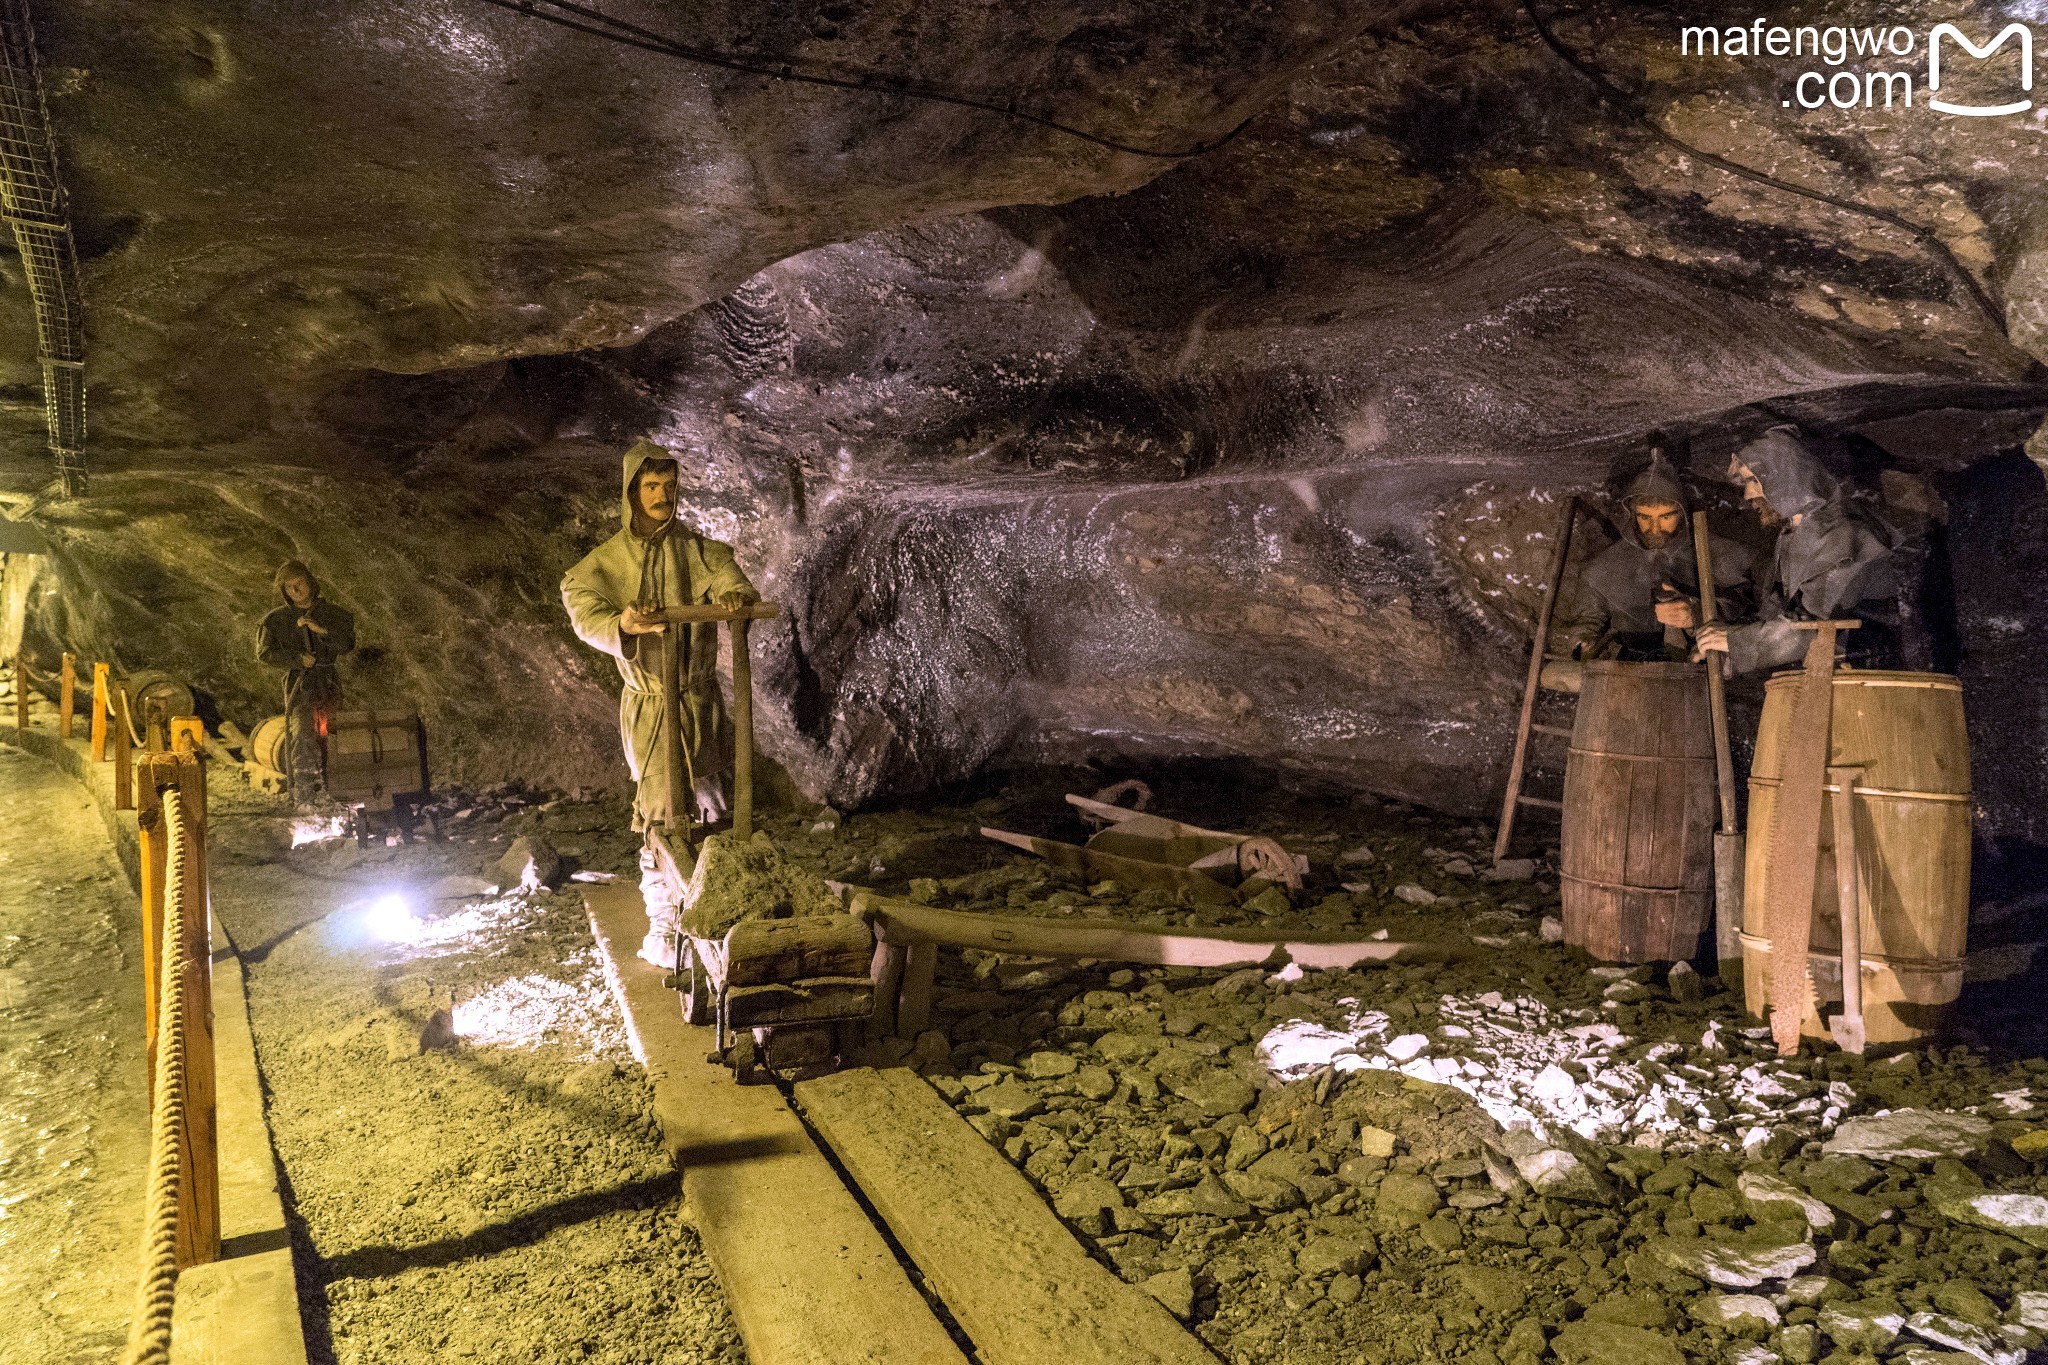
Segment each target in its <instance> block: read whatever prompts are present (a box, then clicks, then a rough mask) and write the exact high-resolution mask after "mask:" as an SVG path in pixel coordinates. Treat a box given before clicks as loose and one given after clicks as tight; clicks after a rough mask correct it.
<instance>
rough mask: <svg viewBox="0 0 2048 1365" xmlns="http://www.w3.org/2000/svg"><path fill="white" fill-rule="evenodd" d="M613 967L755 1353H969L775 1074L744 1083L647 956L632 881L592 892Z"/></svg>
mask: <svg viewBox="0 0 2048 1365" xmlns="http://www.w3.org/2000/svg"><path fill="white" fill-rule="evenodd" d="M583 903H584V906H585V908H586V909H587V910H588V911H589V914H590V923H591V928H592V930H593V931H594V932H595V934H596V936H597V942H598V946H599V949H600V950H601V953H602V956H603V959H604V964H605V975H606V977H607V979H608V980H609V981H610V983H611V987H612V991H613V993H614V994H615V995H616V996H617V997H618V1000H619V1003H620V1006H621V1008H622V1009H623V1010H624V1012H625V1016H626V1027H627V1033H628V1036H629V1037H630V1038H631V1040H632V1045H633V1052H634V1055H635V1056H637V1057H639V1058H640V1060H641V1062H642V1063H643V1064H644V1065H645V1066H646V1068H647V1075H648V1079H649V1080H650V1081H651V1082H652V1084H653V1088H654V1112H655V1115H656V1117H657V1118H658V1119H659V1120H660V1122H661V1128H662V1134H663V1138H664V1141H665V1143H666V1145H667V1148H668V1151H669V1154H670V1156H671V1157H673V1158H674V1160H675V1161H676V1164H677V1165H678V1166H679V1167H680V1168H681V1169H682V1173H683V1197H684V1200H685V1202H686V1203H687V1204H688V1206H689V1209H690V1218H691V1222H692V1223H693V1224H694V1225H695V1227H696V1229H697V1235H698V1236H699V1237H700V1238H701V1239H702V1241H703V1243H704V1249H705V1251H706V1253H707V1254H709V1255H710V1257H711V1263H712V1265H713V1266H714V1267H715V1268H716V1269H717V1271H718V1278H719V1282H720V1283H721V1284H722V1285H723V1286H724V1288H725V1291H726V1296H727V1302H728V1303H730V1304H731V1306H732V1314H733V1320H734V1322H735V1324H736V1325H737V1326H738V1327H739V1331H740V1336H741V1338H742V1339H743V1340H744V1341H745V1343H746V1347H747V1359H748V1360H750V1361H752V1362H753V1365H966V1359H965V1357H964V1356H962V1355H961V1353H960V1351H959V1348H958V1347H956V1346H954V1345H953V1342H952V1339H951V1338H950V1337H949V1336H948V1335H947V1334H946V1329H945V1328H944V1327H942V1326H941V1325H940V1324H939V1320H938V1319H937V1318H936V1317H934V1316H933V1314H932V1311H931V1309H930V1308H929V1307H927V1306H926V1304H925V1301H924V1298H923V1296H922V1295H920V1294H919V1293H918V1291H917V1290H916V1289H915V1288H914V1287H913V1286H912V1285H911V1283H910V1279H909V1277H908V1276H907V1275H905V1274H904V1272H903V1269H902V1267H901V1266H900V1265H899V1264H898V1263H897V1260H896V1256H895V1254H894V1253H893V1252H892V1251H890V1249H889V1245H888V1243H887V1242H886V1241H884V1240H883V1238H882V1235H881V1233H880V1232H878V1231H876V1229H875V1226H874V1224H873V1223H872V1222H870V1221H869V1219H868V1217H867V1215H866V1214H865V1213H864V1212H862V1210H861V1207H860V1205H859V1204H858V1203H857V1202H856V1201H855V1199H854V1197H853V1196H852V1195H851V1194H850V1193H848V1192H847V1189H846V1186H845V1185H844V1184H843V1183H842V1182H841V1181H840V1178H839V1176H838V1174H837V1173H836V1172H835V1171H834V1170H833V1168H832V1166H831V1163H829V1162H828V1161H827V1160H826V1159H825V1156H824V1154H823V1153H822V1152H820V1151H819V1150H818V1147H817V1144H816V1143H814V1142H813V1141H812V1140H811V1137H810V1134H809V1133H808V1132H806V1131H805V1129H804V1126H803V1123H802V1121H801V1120H800V1119H798V1118H797V1116H796V1115H795V1114H793V1113H791V1112H790V1109H789V1106H788V1105H787V1104H785V1103H784V1102H783V1099H782V1096H781V1095H780V1093H778V1091H777V1090H776V1089H775V1087H773V1086H767V1085H735V1084H734V1083H733V1076H732V1073H731V1072H730V1071H728V1070H726V1069H725V1068H724V1067H722V1066H719V1065H716V1064H715V1063H712V1062H709V1061H706V1060H705V1057H706V1054H708V1053H709V1052H710V1050H711V1030H710V1029H708V1028H693V1027H691V1026H690V1025H688V1024H685V1023H684V1022H683V1020H682V1015H681V1012H680V1011H679V1010H678V1009H677V1008H676V994H675V992H674V991H672V990H670V989H668V988H667V987H666V986H664V985H662V974H661V972H660V970H659V969H658V968H654V967H650V966H648V965H647V964H646V963H644V962H642V961H641V960H640V959H639V957H638V956H637V952H638V949H639V947H640V936H641V934H642V932H643V931H644V930H645V928H646V924H647V912H646V909H645V908H644V906H643V905H642V902H641V900H640V893H639V892H638V890H636V889H635V888H633V887H631V886H593V887H590V888H588V889H587V890H586V891H585V892H584V894H583Z"/></svg>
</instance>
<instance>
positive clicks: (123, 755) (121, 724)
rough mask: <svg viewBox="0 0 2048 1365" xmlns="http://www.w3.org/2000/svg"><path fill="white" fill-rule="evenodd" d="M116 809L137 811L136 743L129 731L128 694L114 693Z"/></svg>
mask: <svg viewBox="0 0 2048 1365" xmlns="http://www.w3.org/2000/svg"><path fill="white" fill-rule="evenodd" d="M112 723H113V727H114V809H115V810H134V809H135V742H134V734H133V732H132V731H131V730H130V729H129V716H128V694H127V692H125V691H122V690H119V689H116V691H115V692H114V718H113V722H112Z"/></svg>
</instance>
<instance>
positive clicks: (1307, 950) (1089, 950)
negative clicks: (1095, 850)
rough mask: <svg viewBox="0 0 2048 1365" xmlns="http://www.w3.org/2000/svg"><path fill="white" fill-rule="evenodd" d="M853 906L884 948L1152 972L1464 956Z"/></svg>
mask: <svg viewBox="0 0 2048 1365" xmlns="http://www.w3.org/2000/svg"><path fill="white" fill-rule="evenodd" d="M853 908H854V911H855V913H856V914H860V915H862V916H865V917H866V918H867V919H868V920H870V921H871V922H872V923H873V924H874V926H875V932H876V935H877V937H878V938H879V939H880V940H881V941H882V942H883V943H884V944H900V945H903V946H904V948H905V949H906V951H909V952H915V951H916V949H917V947H918V946H921V945H937V944H941V943H944V944H947V945H950V946H952V947H956V948H979V949H982V950H983V951H986V952H996V953H1014V954H1017V955H1018V956H1021V957H1088V958H1094V959H1096V960H1098V961H1102V962H1136V963H1142V964H1145V965H1148V966H1154V967H1257V966H1262V965H1264V964H1266V963H1269V962H1272V961H1274V959H1275V958H1276V956H1284V957H1285V958H1286V960H1288V961H1290V962H1295V963H1298V964H1300V965H1301V966H1303V967H1313V968H1323V969H1342V968H1347V967H1362V966H1370V965H1374V964H1383V963H1389V962H1443V961H1449V960H1451V959H1453V958H1456V957H1461V956H1464V955H1465V954H1467V953H1468V952H1469V951H1470V950H1469V949H1468V948H1467V947H1465V946H1464V945H1462V944H1457V943H1440V944H1439V943H1408V942H1401V941H1398V940H1393V939H1372V938H1351V937H1337V936H1335V935H1323V934H1296V935H1286V934H1262V933H1258V932H1256V931H1253V930H1243V929H1214V930H1210V931H1207V932H1205V933H1189V932H1187V931H1186V930H1183V929H1179V928H1175V927H1172V926H1169V925H1162V924H1142V923H1138V924H1118V923H1111V922H1105V921H1102V920H1080V921H1074V920H1064V919H1058V920H1056V919H1042V918H1039V917H1037V916H1032V915H986V914H979V913H975V912H972V911H966V910H940V909H937V908H935V907H933V906H929V905H916V904H913V903H911V902H910V901H899V900H890V899H888V898H887V897H884V896H878V895H876V894H874V893H873V892H872V891H859V892H856V893H854V898H853Z"/></svg>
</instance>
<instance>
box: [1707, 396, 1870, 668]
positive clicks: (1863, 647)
mask: <svg viewBox="0 0 2048 1365" xmlns="http://www.w3.org/2000/svg"><path fill="white" fill-rule="evenodd" d="M1728 478H1729V481H1730V482H1732V483H1735V484H1738V485H1740V486H1741V488H1742V493H1743V497H1744V499H1745V500H1746V501H1747V502H1748V503H1749V505H1750V506H1751V507H1752V508H1753V509H1755V511H1756V514H1757V516H1758V518H1759V519H1760V520H1762V521H1763V523H1764V524H1765V525H1766V526H1779V527H1781V528H1782V529H1781V530H1780V532H1779V534H1778V544H1777V549H1776V551H1775V552H1774V553H1773V555H1772V560H1771V573H1770V578H1769V582H1768V584H1767V587H1766V591H1765V592H1764V593H1763V595H1762V601H1761V604H1760V605H1761V610H1760V612H1759V613H1758V619H1757V620H1756V621H1755V622H1753V623H1752V624H1750V625H1744V626H1733V627H1729V628H1726V629H1721V628H1709V629H1707V630H1703V631H1701V632H1700V636H1699V641H1698V647H1697V649H1696V650H1695V654H1696V655H1704V654H1706V653H1707V652H1709V651H1718V652H1723V653H1725V654H1726V655H1727V658H1728V663H1727V669H1728V671H1729V672H1730V673H1732V674H1743V673H1756V672H1760V671H1762V670H1764V669H1768V668H1777V667H1781V666H1783V665H1785V664H1791V663H1797V662H1798V661H1799V659H1800V658H1801V656H1803V655H1804V654H1805V652H1806V647H1807V645H1808V644H1809V643H1810V642H1811V641H1812V638H1813V637H1812V635H1811V634H1810V633H1808V632H1805V631H1801V630H1798V629H1795V628H1794V627H1793V625H1792V623H1793V622H1794V621H1798V620H1829V619H1833V618H1840V617H1848V618H1852V619H1856V620H1861V621H1862V622H1863V623H1864V624H1863V627H1862V628H1861V629H1859V630H1857V631H1856V632H1854V635H1853V637H1852V638H1848V639H1845V640H1844V641H1843V642H1842V643H1843V644H1844V645H1845V646H1847V647H1848V649H1849V650H1850V655H1849V657H1850V658H1851V659H1853V660H1854V661H1856V662H1858V663H1861V664H1863V665H1865V666H1866V667H1878V668H1882V667H1885V666H1887V665H1888V664H1889V663H1890V662H1892V656H1893V655H1894V654H1895V653H1896V648H1897V644H1898V639H1897V629H1896V627H1897V608H1898V603H1897V596H1898V588H1899V584H1898V582H1897V575H1896V573H1895V571H1894V570H1895V568H1896V565H1895V563H1894V560H1895V558H1896V550H1897V547H1898V543H1899V539H1900V537H1899V535H1898V533H1897V532H1895V531H1894V530H1893V529H1892V528H1891V527H1889V526H1887V525H1885V523H1884V522H1883V521H1882V520H1881V519H1880V518H1879V517H1878V516H1877V514H1876V513H1875V512H1874V511H1873V510H1872V509H1870V508H1869V507H1867V506H1864V505H1862V504H1861V503H1859V502H1858V501H1857V500H1856V499H1854V498H1853V497H1852V496H1851V495H1850V494H1849V493H1848V491H1847V490H1845V489H1844V487H1843V486H1842V484H1841V482H1840V481H1839V480H1837V479H1836V478H1835V476H1834V475H1832V474H1830V473H1829V472H1828V470H1827V467H1826V466H1825V465H1823V464H1822V463H1821V462H1820V460H1819V458H1818V457H1817V456H1815V455H1814V453H1813V452H1812V451H1811V450H1809V449H1808V448H1807V447H1806V445H1805V443H1804V442H1803V441H1801V440H1800V439H1799V433H1798V431H1797V429H1796V428H1794V427H1792V426H1789V425H1787V426H1776V427H1772V428H1771V429H1770V430H1769V431H1766V432H1765V433H1764V434H1763V435H1762V436H1760V437H1758V438H1757V439H1756V440H1754V441H1752V442H1750V443H1749V444H1748V445H1746V446H1744V447H1743V448H1742V449H1741V450H1739V451H1737V452H1736V453H1735V456H1734V458H1733V459H1732V460H1730V461H1729V464H1728Z"/></svg>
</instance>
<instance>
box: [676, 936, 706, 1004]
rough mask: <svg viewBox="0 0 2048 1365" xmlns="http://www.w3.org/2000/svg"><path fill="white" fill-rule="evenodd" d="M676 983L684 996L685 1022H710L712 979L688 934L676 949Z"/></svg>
mask: <svg viewBox="0 0 2048 1365" xmlns="http://www.w3.org/2000/svg"><path fill="white" fill-rule="evenodd" d="M676 984H677V986H678V988H679V989H680V990H681V992H682V996H683V1022H684V1023H686V1024H709V1023H710V1022H711V1015H712V1004H713V1002H712V999H711V980H710V977H709V975H708V974H707V973H706V972H705V970H704V964H703V963H702V962H701V961H699V960H698V958H697V950H696V949H695V948H693V947H691V946H690V939H689V936H688V935H687V934H685V935H683V936H682V942H681V944H680V945H679V946H678V948H677V950H676Z"/></svg>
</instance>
